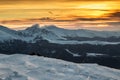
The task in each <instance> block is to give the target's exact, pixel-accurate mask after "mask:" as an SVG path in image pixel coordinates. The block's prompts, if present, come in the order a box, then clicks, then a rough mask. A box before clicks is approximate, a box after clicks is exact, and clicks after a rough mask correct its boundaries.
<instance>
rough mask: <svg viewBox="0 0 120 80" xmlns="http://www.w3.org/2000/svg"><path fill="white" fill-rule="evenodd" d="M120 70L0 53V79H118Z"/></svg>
mask: <svg viewBox="0 0 120 80" xmlns="http://www.w3.org/2000/svg"><path fill="white" fill-rule="evenodd" d="M119 79H120V70H117V69H113V68H108V67H103V66H100V65H97V64H75V63H71V62H67V61H62V60H57V59H50V58H45V57H37V56H29V55H20V54H15V55H3V54H0V80H119Z"/></svg>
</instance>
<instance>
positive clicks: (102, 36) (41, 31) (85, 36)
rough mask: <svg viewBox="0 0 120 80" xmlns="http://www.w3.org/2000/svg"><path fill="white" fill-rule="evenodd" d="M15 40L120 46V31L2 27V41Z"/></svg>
mask: <svg viewBox="0 0 120 80" xmlns="http://www.w3.org/2000/svg"><path fill="white" fill-rule="evenodd" d="M13 39H15V40H23V41H26V42H36V41H38V40H47V41H49V42H51V43H59V44H83V43H89V44H118V43H120V31H92V30H84V29H78V30H68V29H63V28H58V27H56V26H54V25H50V26H43V27H40V26H39V24H34V25H32V26H31V27H28V28H26V29H25V30H18V31H16V30H12V29H9V28H7V27H4V26H0V41H6V40H13Z"/></svg>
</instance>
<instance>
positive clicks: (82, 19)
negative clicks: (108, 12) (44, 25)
mask: <svg viewBox="0 0 120 80" xmlns="http://www.w3.org/2000/svg"><path fill="white" fill-rule="evenodd" d="M75 20H81V21H98V20H110V19H109V18H76V19H75Z"/></svg>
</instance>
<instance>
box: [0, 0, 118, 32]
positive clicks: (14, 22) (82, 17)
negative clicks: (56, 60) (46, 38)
mask: <svg viewBox="0 0 120 80" xmlns="http://www.w3.org/2000/svg"><path fill="white" fill-rule="evenodd" d="M119 4H120V0H0V25H5V26H8V27H9V28H13V29H16V30H19V29H24V28H26V27H29V26H31V25H33V24H36V23H38V24H40V26H44V25H56V26H58V27H60V28H67V29H90V30H108V31H114V30H115V31H116V30H118V31H120V5H119Z"/></svg>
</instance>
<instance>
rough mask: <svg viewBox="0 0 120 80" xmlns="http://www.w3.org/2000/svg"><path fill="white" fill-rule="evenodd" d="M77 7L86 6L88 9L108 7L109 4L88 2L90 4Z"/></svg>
mask: <svg viewBox="0 0 120 80" xmlns="http://www.w3.org/2000/svg"><path fill="white" fill-rule="evenodd" d="M77 8H86V9H98V10H99V9H108V8H109V7H108V5H107V4H88V5H81V6H78V7H77Z"/></svg>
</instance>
